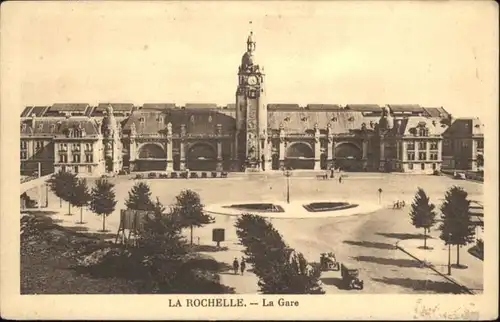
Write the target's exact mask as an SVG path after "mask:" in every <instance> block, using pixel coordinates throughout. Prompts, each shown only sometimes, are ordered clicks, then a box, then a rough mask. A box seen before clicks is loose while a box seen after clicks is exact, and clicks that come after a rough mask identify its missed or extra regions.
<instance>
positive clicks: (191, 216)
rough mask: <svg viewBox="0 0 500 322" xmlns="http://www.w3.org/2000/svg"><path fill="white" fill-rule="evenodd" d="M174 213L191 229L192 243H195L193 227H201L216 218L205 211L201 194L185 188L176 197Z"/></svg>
mask: <svg viewBox="0 0 500 322" xmlns="http://www.w3.org/2000/svg"><path fill="white" fill-rule="evenodd" d="M175 198H176V202H175V204H174V206H173V215H174V216H175V217H176V218H177V220H179V224H180V225H181V227H183V228H187V227H189V228H190V230H191V238H190V240H191V245H193V227H201V226H203V225H206V224H210V223H213V222H214V219H213V218H212V217H211V216H209V215H207V214H205V213H204V212H203V204H202V203H201V200H200V196H199V195H198V194H197V193H196V192H194V191H192V190H183V191H181V193H180V194H179V195H178V196H177V197H175Z"/></svg>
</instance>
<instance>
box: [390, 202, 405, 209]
mask: <svg viewBox="0 0 500 322" xmlns="http://www.w3.org/2000/svg"><path fill="white" fill-rule="evenodd" d="M405 205H406V204H405V201H404V200H401V201H400V200H396V202H395V203H394V204H393V206H392V209H401V208H404V207H405Z"/></svg>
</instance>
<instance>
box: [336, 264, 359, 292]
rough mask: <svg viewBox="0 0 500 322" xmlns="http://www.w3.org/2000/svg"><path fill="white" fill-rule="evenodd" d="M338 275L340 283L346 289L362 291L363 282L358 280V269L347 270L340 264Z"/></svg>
mask: <svg viewBox="0 0 500 322" xmlns="http://www.w3.org/2000/svg"><path fill="white" fill-rule="evenodd" d="M340 274H341V276H342V282H343V283H344V285H345V286H346V288H348V289H359V290H362V289H363V286H364V282H363V280H361V279H360V278H359V270H358V269H353V268H347V266H346V265H344V264H343V263H342V264H341V265H340Z"/></svg>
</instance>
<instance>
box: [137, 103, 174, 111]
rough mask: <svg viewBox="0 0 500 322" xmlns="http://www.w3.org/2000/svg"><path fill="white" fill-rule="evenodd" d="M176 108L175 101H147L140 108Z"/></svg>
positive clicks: (145, 109) (163, 109)
mask: <svg viewBox="0 0 500 322" xmlns="http://www.w3.org/2000/svg"><path fill="white" fill-rule="evenodd" d="M173 108H175V103H147V104H143V105H142V107H141V108H140V109H141V110H142V111H165V110H168V109H173Z"/></svg>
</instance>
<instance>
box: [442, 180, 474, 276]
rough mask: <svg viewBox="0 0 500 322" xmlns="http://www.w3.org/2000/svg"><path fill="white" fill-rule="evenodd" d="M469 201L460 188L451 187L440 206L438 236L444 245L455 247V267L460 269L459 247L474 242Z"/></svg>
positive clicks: (465, 193)
mask: <svg viewBox="0 0 500 322" xmlns="http://www.w3.org/2000/svg"><path fill="white" fill-rule="evenodd" d="M469 206H470V201H469V200H468V199H467V192H465V191H464V190H463V189H462V188H461V187H456V186H453V187H451V188H450V189H449V190H448V191H447V192H446V194H445V200H444V203H443V204H442V205H441V212H442V215H441V219H442V222H441V224H440V226H439V229H440V230H441V235H440V236H439V237H440V238H441V239H442V240H443V241H444V242H445V244H446V245H448V244H451V245H456V246H457V264H456V265H457V267H460V246H463V245H467V244H468V243H471V242H473V241H474V233H475V230H474V226H473V224H472V222H471V220H470V213H469Z"/></svg>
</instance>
